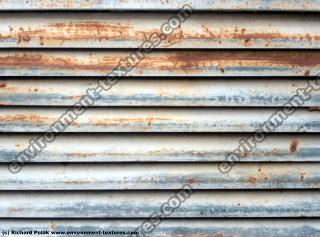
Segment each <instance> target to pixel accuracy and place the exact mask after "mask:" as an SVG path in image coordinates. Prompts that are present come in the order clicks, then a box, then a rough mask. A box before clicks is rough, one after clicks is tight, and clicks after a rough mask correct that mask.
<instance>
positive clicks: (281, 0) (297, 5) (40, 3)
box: [0, 0, 320, 11]
mask: <svg viewBox="0 0 320 237" xmlns="http://www.w3.org/2000/svg"><path fill="white" fill-rule="evenodd" d="M319 3H320V1H319V0H290V1H287V0H257V1H251V0H228V1H226V0H214V1H211V0H204V1H199V0H56V1H52V0H14V1H12V0H2V1H1V4H0V6H1V9H2V10H24V9H27V10H48V9H49V10H50V9H53V10H153V11H159V10H177V9H179V8H181V7H182V6H183V5H184V4H190V5H191V6H192V7H193V8H194V9H195V10H205V11H207V10H228V11H230V10H231V11H241V10H251V11H252V10H253V11H257V10H258V11H260V10H262V11H319V9H320V7H319Z"/></svg>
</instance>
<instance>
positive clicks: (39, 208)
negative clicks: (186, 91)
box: [0, 191, 320, 218]
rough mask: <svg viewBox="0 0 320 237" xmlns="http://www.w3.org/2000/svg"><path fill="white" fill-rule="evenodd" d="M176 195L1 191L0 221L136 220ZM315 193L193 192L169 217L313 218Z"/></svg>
mask: <svg viewBox="0 0 320 237" xmlns="http://www.w3.org/2000/svg"><path fill="white" fill-rule="evenodd" d="M174 194H175V192H160V191H153V192H151V191H150V192H148V191H118V192H116V191H113V192H112V191H107V192H103V191H100V192H93V191H92V192H35V191H34V192H1V193H0V217H1V218H2V217H11V218H12V217H28V218H68V217H69V218H124V217H125V218H127V217H128V218H129V217H130V218H139V217H146V218H148V217H150V216H151V214H153V213H154V212H157V211H158V212H159V209H160V207H161V205H162V204H163V203H165V202H167V201H168V199H169V197H171V196H172V195H174ZM319 215H320V192H318V191H253V192H250V191H246V192H243V191H197V192H194V193H193V194H192V195H191V196H190V197H189V198H188V200H186V201H185V202H183V203H182V204H181V206H180V207H179V208H177V209H175V211H174V212H173V213H171V215H170V217H180V218H190V217H191V218H200V217H260V218H262V217H276V218H279V217H317V216H319Z"/></svg>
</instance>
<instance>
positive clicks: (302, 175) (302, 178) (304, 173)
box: [299, 172, 307, 182]
mask: <svg viewBox="0 0 320 237" xmlns="http://www.w3.org/2000/svg"><path fill="white" fill-rule="evenodd" d="M306 174H307V173H306V172H301V173H300V176H299V180H300V182H303V181H304V178H305V176H306Z"/></svg>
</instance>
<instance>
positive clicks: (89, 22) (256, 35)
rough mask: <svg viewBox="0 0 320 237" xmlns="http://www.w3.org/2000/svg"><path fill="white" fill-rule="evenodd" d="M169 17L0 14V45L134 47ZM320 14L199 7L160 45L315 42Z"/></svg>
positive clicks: (248, 45) (246, 45) (265, 45)
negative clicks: (202, 10)
mask: <svg viewBox="0 0 320 237" xmlns="http://www.w3.org/2000/svg"><path fill="white" fill-rule="evenodd" d="M285 4H286V5H288V2H286V3H285ZM319 5H320V1H319ZM318 8H319V6H318ZM170 17H171V15H170V14H168V13H163V14H157V15H154V14H152V13H145V14H133V13H131V14H128V13H127V14H125V13H118V14H111V13H110V14H103V13H70V14H67V15H66V14H53V13H50V14H49V13H41V14H39V13H32V14H30V13H29V14H27V13H26V14H23V15H21V14H13V13H11V14H1V16H0V20H1V22H2V25H1V30H2V33H1V36H0V42H1V45H0V46H1V47H19V48H22V47H41V48H44V47H46V48H47V47H50V48H51V47H53V48H69V47H71V48H134V47H138V46H139V45H140V44H141V43H143V41H144V40H145V39H146V37H147V36H149V35H151V34H152V33H154V32H157V29H158V28H160V26H161V24H162V23H163V22H165V21H166V20H167V19H170ZM319 18H320V16H319V14H310V15H301V14H294V15H293V14H283V15H279V14H268V15H266V14H229V15H225V14H218V13H215V14H213V13H207V14H205V13H203V14H199V15H194V16H192V17H191V18H190V19H188V20H187V21H186V22H184V23H183V24H182V25H181V28H179V29H177V30H176V31H175V32H173V33H172V34H170V35H169V36H168V38H167V39H166V40H165V41H164V42H162V44H161V45H160V47H161V48H271V49H272V48H293V49H294V48H319V47H320V29H319V25H318V24H319ZM292 27H294V31H293V30H292Z"/></svg>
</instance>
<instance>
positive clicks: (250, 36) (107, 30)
mask: <svg viewBox="0 0 320 237" xmlns="http://www.w3.org/2000/svg"><path fill="white" fill-rule="evenodd" d="M201 29H202V32H201V33H195V32H191V31H189V30H188V29H184V28H183V27H180V28H178V29H176V31H174V32H173V33H172V34H170V35H168V36H167V39H166V41H165V42H164V46H166V47H170V46H171V45H174V44H177V43H180V42H182V41H184V40H190V39H192V40H195V39H199V40H208V41H210V40H216V41H220V42H219V43H220V44H222V43H223V41H224V40H225V39H238V40H240V41H241V42H242V43H243V44H244V45H245V46H248V44H249V43H250V41H251V40H256V39H259V40H266V41H271V40H275V39H277V40H279V39H281V40H283V39H286V40H299V41H309V42H311V41H318V40H320V35H310V34H281V33H280V32H268V33H264V32H255V31H250V29H245V28H242V29H240V28H238V27H235V28H234V29H230V28H229V27H226V28H222V29H220V31H214V30H213V29H209V27H208V26H207V25H202V26H201ZM158 31H159V30H158V29H151V28H149V29H145V30H138V29H135V28H134V27H133V25H132V24H130V23H126V24H121V23H106V22H102V21H72V22H67V23H63V22H61V23H49V24H48V25H43V26H40V27H37V28H34V29H32V28H31V27H29V28H28V29H25V28H21V27H19V28H18V29H14V28H12V27H10V33H7V34H2V35H0V38H3V39H6V38H16V41H17V44H20V43H23V42H28V41H30V40H31V39H39V40H40V45H46V44H47V45H50V43H51V42H54V41H58V42H59V43H60V44H62V43H63V42H64V41H77V40H79V41H80V40H98V41H101V40H112V39H123V40H132V41H138V42H142V41H144V40H146V39H147V37H149V36H150V35H151V34H152V33H154V32H156V33H158ZM248 31H250V32H248Z"/></svg>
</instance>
